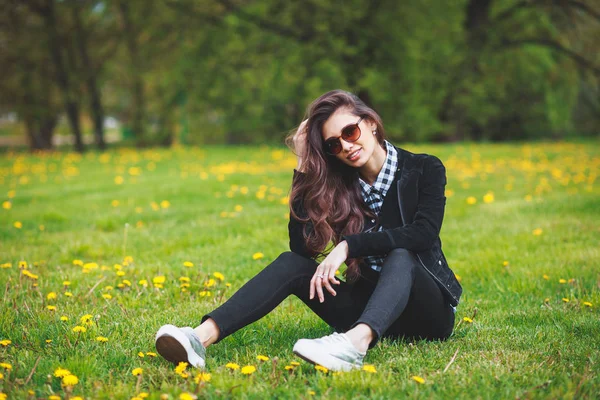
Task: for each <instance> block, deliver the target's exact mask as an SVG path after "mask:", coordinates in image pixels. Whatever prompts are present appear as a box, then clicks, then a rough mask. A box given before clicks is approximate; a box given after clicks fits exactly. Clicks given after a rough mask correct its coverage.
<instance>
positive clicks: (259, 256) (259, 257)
mask: <svg viewBox="0 0 600 400" xmlns="http://www.w3.org/2000/svg"><path fill="white" fill-rule="evenodd" d="M264 256H265V255H264V254H263V253H254V254H253V255H252V259H253V260H260V259H261V258H263V257H264Z"/></svg>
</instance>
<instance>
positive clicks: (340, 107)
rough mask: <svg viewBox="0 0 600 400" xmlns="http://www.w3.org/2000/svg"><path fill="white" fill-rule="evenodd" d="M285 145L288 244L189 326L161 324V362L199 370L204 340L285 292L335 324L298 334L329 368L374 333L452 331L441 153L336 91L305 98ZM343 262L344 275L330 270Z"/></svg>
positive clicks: (350, 359) (453, 289) (301, 347)
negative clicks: (409, 140)
mask: <svg viewBox="0 0 600 400" xmlns="http://www.w3.org/2000/svg"><path fill="white" fill-rule="evenodd" d="M293 144H294V147H295V151H296V154H297V156H298V167H297V169H296V170H295V171H294V178H293V182H292V190H291V195H290V204H291V212H290V222H289V235H290V249H291V252H285V253H282V254H281V255H280V256H279V257H278V258H277V259H275V260H274V261H273V262H272V263H271V264H269V265H268V266H267V267H266V268H265V269H264V270H262V271H261V272H260V273H259V274H258V275H256V276H255V277H254V278H252V279H251V280H250V281H248V282H247V283H246V284H245V285H244V286H242V288H241V289H240V290H239V291H237V292H236V293H235V294H234V295H233V296H232V297H231V298H230V299H229V300H228V301H226V302H225V303H224V304H223V305H221V306H220V307H218V308H217V309H216V310H214V311H212V312H210V313H208V314H206V315H205V316H204V317H203V318H202V320H201V324H200V325H199V326H198V327H196V328H195V329H192V328H191V327H184V328H177V327H175V326H173V325H164V326H162V327H161V328H160V329H159V331H158V333H157V334H156V349H157V351H158V352H159V353H160V354H161V355H162V356H163V357H164V358H165V359H167V360H169V361H171V362H173V363H178V362H180V361H185V362H187V363H189V364H191V365H194V366H196V367H200V368H201V367H204V365H205V357H206V348H207V347H208V346H210V345H211V344H213V343H216V342H218V341H220V340H222V339H223V338H225V337H227V336H228V335H231V334H232V333H234V332H236V331H237V330H238V329H241V328H243V327H244V326H246V325H248V324H250V323H252V322H254V321H256V320H258V319H259V318H261V317H263V316H264V315H266V314H267V313H269V312H270V311H271V310H273V309H274V308H275V307H276V306H277V305H278V304H280V303H281V302H282V301H283V300H284V299H285V298H286V297H288V296H289V295H291V294H294V295H295V296H297V297H298V298H300V300H302V301H303V302H304V303H305V304H306V305H307V306H308V307H309V308H310V309H311V310H312V311H314V312H315V313H316V314H317V315H318V316H319V317H320V318H322V319H323V320H324V321H325V322H327V323H328V324H329V325H330V326H331V327H332V328H333V329H334V330H335V331H336V333H333V334H332V335H329V336H325V337H322V338H319V339H300V340H298V341H297V342H296V344H295V345H294V348H293V351H294V353H296V354H297V355H298V356H300V357H301V358H303V359H305V360H306V361H309V362H311V363H314V364H319V365H322V366H324V367H326V368H328V369H330V370H350V369H353V368H360V367H361V366H362V362H363V358H364V356H365V354H366V352H367V350H368V349H369V348H372V347H373V346H375V344H376V343H377V341H378V340H379V339H380V338H382V337H405V338H420V339H428V340H444V339H446V338H448V337H449V336H450V334H451V333H452V330H453V328H454V312H455V310H456V308H455V306H456V305H457V304H458V301H459V298H460V295H461V292H462V288H461V286H460V284H459V283H458V281H457V280H456V278H455V276H454V273H453V272H452V271H451V270H450V268H449V267H448V264H447V263H446V259H445V257H444V254H443V253H442V249H441V241H440V238H439V232H440V228H441V226H442V219H443V216H444V207H445V203H446V198H445V196H444V187H445V185H446V175H445V168H444V166H443V164H442V163H441V161H440V160H439V159H438V158H436V157H434V156H430V155H426V154H412V153H410V152H408V151H406V150H403V149H400V148H397V147H395V146H393V145H392V144H391V143H389V142H388V141H386V140H385V136H384V130H383V124H382V122H381V118H380V117H379V115H377V113H375V111H373V110H372V109H371V108H369V107H367V106H366V105H365V104H364V103H363V102H362V101H361V100H360V99H359V98H357V97H356V96H354V95H353V94H351V93H348V92H345V91H341V90H334V91H331V92H328V93H325V94H324V95H322V96H321V97H319V98H318V99H316V100H315V101H314V102H313V103H312V104H311V105H310V107H309V110H308V118H307V119H306V120H305V121H304V122H303V123H302V124H301V125H300V126H299V128H298V130H297V131H296V133H295V134H294V136H293ZM330 243H333V246H329V245H330ZM331 247H333V248H331ZM322 257H324V259H322ZM316 258H319V259H322V261H320V262H319V261H315V259H316ZM343 263H346V265H347V269H346V273H345V275H346V281H342V280H339V279H338V278H337V277H336V271H337V270H338V269H339V268H340V266H341V265H342V264H343ZM340 332H342V333H340Z"/></svg>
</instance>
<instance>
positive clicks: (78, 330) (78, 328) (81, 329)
mask: <svg viewBox="0 0 600 400" xmlns="http://www.w3.org/2000/svg"><path fill="white" fill-rule="evenodd" d="M86 331H87V328H86V327H85V326H80V325H77V326H76V327H75V328H73V332H75V333H85V332H86Z"/></svg>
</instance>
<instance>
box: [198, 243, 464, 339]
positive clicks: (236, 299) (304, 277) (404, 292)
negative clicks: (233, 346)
mask: <svg viewBox="0 0 600 400" xmlns="http://www.w3.org/2000/svg"><path fill="white" fill-rule="evenodd" d="M317 265H318V264H317V263H316V262H315V261H314V260H311V259H308V258H305V257H302V256H300V255H298V254H296V253H292V252H285V253H282V254H281V255H280V256H279V257H277V259H275V261H273V262H272V263H271V264H269V265H268V266H267V267H266V268H265V269H263V270H262V271H261V272H260V273H258V275H256V276H255V277H254V278H252V279H251V280H250V281H248V282H247V283H246V284H245V285H244V286H242V287H241V288H240V290H238V291H237V292H236V293H235V294H234V295H233V296H232V297H231V298H230V299H229V300H227V301H226V302H225V303H224V304H223V305H221V306H220V307H218V308H217V309H216V310H214V311H212V312H210V313H208V314H207V315H205V316H204V317H203V318H202V322H204V321H205V320H206V319H208V318H212V319H213V320H214V321H215V323H216V324H217V326H218V327H219V329H220V335H219V338H218V341H220V340H222V339H223V338H225V337H227V336H228V335H231V334H232V333H234V332H236V331H237V330H238V329H241V328H243V327H244V326H246V325H249V324H250V323H252V322H254V321H256V320H258V319H260V318H262V317H263V316H265V315H266V314H268V313H269V312H270V311H271V310H273V309H274V308H275V307H276V306H277V305H278V304H280V303H281V302H282V301H283V300H284V299H285V298H286V297H288V296H289V295H291V294H294V295H296V296H297V297H298V298H299V299H300V300H302V301H303V302H304V303H305V304H306V305H307V306H308V307H309V308H310V309H311V310H312V311H314V312H315V314H317V315H318V316H319V317H321V319H323V320H324V321H325V322H326V323H327V324H329V325H330V326H331V327H333V328H334V329H335V330H336V331H338V332H345V331H347V330H349V329H351V328H353V327H354V326H356V325H358V324H360V323H364V324H367V325H368V326H370V327H371V329H372V330H373V332H374V333H375V338H374V340H373V341H372V342H371V346H370V347H373V346H374V345H375V344H376V343H377V341H378V340H379V338H381V337H406V338H409V339H413V338H421V339H429V340H435V339H439V340H444V339H446V338H448V337H449V336H450V334H451V333H452V330H453V328H454V312H453V310H452V307H451V306H450V304H449V303H448V302H447V301H446V299H445V298H444V297H443V295H442V292H441V290H440V288H439V287H438V286H437V284H436V283H435V281H434V280H433V278H432V277H431V276H430V275H429V273H428V272H427V271H425V269H424V268H423V267H422V266H421V264H420V263H419V262H418V260H416V258H415V256H414V255H413V254H412V253H411V252H409V251H408V250H405V249H395V250H393V251H392V252H390V253H389V254H388V255H387V257H386V258H385V262H384V264H383V268H382V269H381V272H376V271H374V270H372V269H371V268H370V267H368V266H366V265H365V266H363V267H361V277H360V278H359V279H358V280H357V281H356V282H354V283H352V284H349V283H347V282H344V281H340V285H337V286H336V285H334V288H335V291H336V292H337V296H333V295H331V294H330V293H329V292H327V291H326V290H325V289H324V290H323V292H324V294H325V301H324V302H323V303H320V302H319V299H318V297H317V296H316V295H315V298H314V299H312V300H310V299H309V285H310V280H311V278H312V276H313V275H314V273H315V270H316V267H317Z"/></svg>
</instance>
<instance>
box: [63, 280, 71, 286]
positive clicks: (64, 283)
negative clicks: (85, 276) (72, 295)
mask: <svg viewBox="0 0 600 400" xmlns="http://www.w3.org/2000/svg"><path fill="white" fill-rule="evenodd" d="M63 286H71V281H63Z"/></svg>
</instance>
